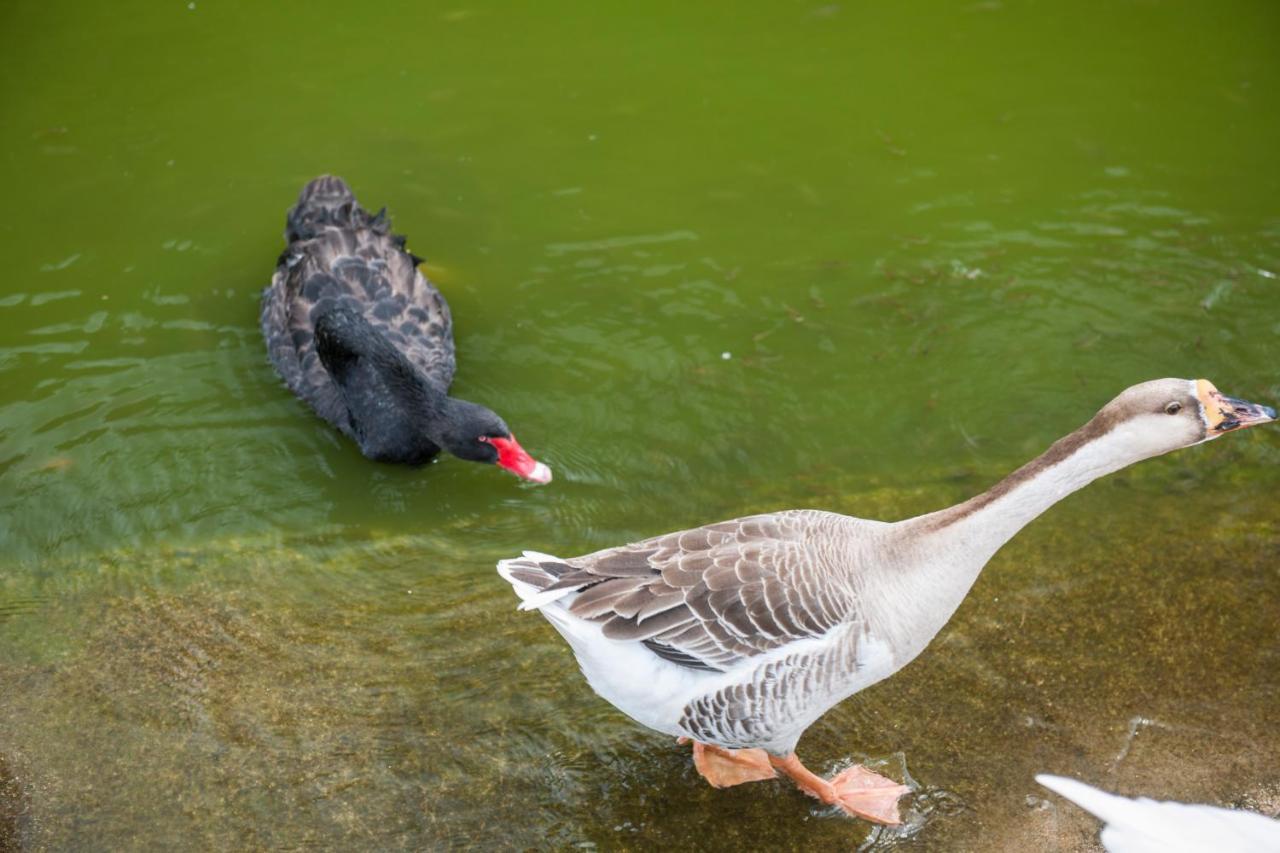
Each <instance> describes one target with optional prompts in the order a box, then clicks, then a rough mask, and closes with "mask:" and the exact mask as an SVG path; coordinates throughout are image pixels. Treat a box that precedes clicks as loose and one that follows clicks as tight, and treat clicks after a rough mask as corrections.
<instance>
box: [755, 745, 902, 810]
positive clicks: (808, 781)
mask: <svg viewBox="0 0 1280 853" xmlns="http://www.w3.org/2000/svg"><path fill="white" fill-rule="evenodd" d="M773 766H775V767H777V768H778V769H779V770H781V771H782V772H783V773H785V774H787V776H789V777H790V778H791V781H793V782H795V783H796V786H797V787H799V788H800V790H802V791H804V792H805V793H806V794H808V795H809V796H811V797H817V798H818V799H819V800H821V801H822V802H824V803H826V804H827V805H833V806H839V807H840V808H841V809H842V810H843V811H844V812H845V813H846V814H850V815H853V816H854V817H860V818H862V819H863V820H869V821H872V822H873V823H883V824H886V825H888V826H897V825H898V824H900V823H902V818H901V817H900V816H899V815H898V798H899V797H901V796H902V795H903V794H909V793H911V789H910V788H908V787H907V786H906V785H902V784H899V783H897V782H895V781H893V780H892V779H888V778H886V777H884V776H881V775H880V774H879V773H873V772H871V771H870V770H868V769H867V768H865V767H863V766H861V765H855V766H854V767H850V768H849V769H848V770H845V771H843V772H841V773H837V774H836V775H835V776H834V777H832V778H831V780H830V781H828V780H826V779H823V778H822V777H821V776H818V775H817V774H815V773H813V772H811V771H810V770H809V768H807V767H805V766H804V765H803V764H801V763H800V759H799V758H797V757H796V755H795V753H794V752H793V753H792V754H790V755H788V756H787V757H786V758H775V759H773Z"/></svg>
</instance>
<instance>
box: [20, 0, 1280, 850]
mask: <svg viewBox="0 0 1280 853" xmlns="http://www.w3.org/2000/svg"><path fill="white" fill-rule="evenodd" d="M762 5H763V4H762ZM1278 36H1280V9H1277V7H1275V6H1274V5H1273V4H1269V3H1263V2H1258V3H1245V2H1236V3H1227V4H1216V5H1212V6H1210V5H1203V4H1193V3H1189V2H1188V3H1157V2H1142V3H1043V2H1042V3H1032V2H1005V3H1000V2H993V3H985V2H980V3H972V4H961V5H957V6H955V7H953V8H949V9H944V8H941V6H940V5H939V4H928V3H903V4H892V5H875V6H872V5H871V4H860V3H838V4H830V5H822V4H820V3H817V2H809V3H781V4H771V5H768V6H767V7H765V8H760V9H751V8H747V7H744V6H742V5H741V4H732V3H715V4H699V5H697V6H695V7H689V6H688V4H674V3H673V4H662V5H658V6H654V5H652V4H650V5H648V6H647V7H646V8H645V9H644V10H643V11H639V10H637V11H632V12H623V11H617V10H606V8H605V7H602V6H599V4H587V3H582V4H570V3H562V2H551V3H540V4H525V5H520V6H514V5H513V6H511V7H504V6H501V5H468V4H466V3H457V4H446V5H439V4H430V3H407V2H406V3H398V4H397V3H383V4H379V5H378V7H377V8H376V9H370V10H367V11H361V10H360V9H359V8H358V7H357V6H354V5H352V4H349V3H336V2H311V3H305V4H304V3H284V4H259V3H249V2H237V3H232V2H215V0H196V2H195V3H193V4H187V3H184V2H165V3H155V2H149V3H141V2H123V3H116V4H110V5H102V4H90V3H82V4H73V3H63V4H44V3H33V2H25V0H24V2H11V3H8V4H5V6H4V9H3V10H0V107H2V114H3V116H4V118H3V119H2V120H0V151H3V156H2V157H0V177H3V185H4V186H5V187H6V190H7V198H6V203H7V208H8V211H9V212H8V215H7V216H5V217H3V218H2V219H0V248H2V249H3V257H4V259H5V270H6V275H5V280H4V283H3V284H2V285H0V849H6V847H11V846H17V847H19V848H31V849H37V850H46V849H48V850H52V849H60V850H61V849H125V848H135V849H175V848H178V847H183V848H190V847H193V846H195V847H205V848H223V849H246V848H259V847H261V848H265V847H281V848H299V847H321V848H324V847H339V848H346V849H375V848H376V849H422V848H432V849H447V848H460V849H467V848H484V849H491V848H495V847H497V848H541V847H568V846H571V845H579V846H582V847H589V846H592V845H594V846H596V847H599V848H602V849H630V848H637V849H643V848H646V847H657V846H664V847H667V848H673V847H681V848H696V849H705V850H727V849H743V848H745V847H747V846H754V847H776V848H790V849H848V848H850V847H853V846H856V845H857V844H858V843H860V842H861V841H862V840H863V838H864V836H865V835H866V831H867V829H866V826H865V825H863V824H860V823H857V822H853V821H850V820H846V819H843V818H839V817H835V816H832V815H830V814H828V813H826V812H825V811H823V810H819V809H817V808H815V807H814V806H813V805H812V804H811V801H808V800H806V798H804V797H803V796H802V795H801V794H799V793H797V792H796V791H795V790H793V789H791V788H790V787H788V786H786V785H783V784H781V783H779V784H772V783H769V784H765V783H761V784H757V785H752V786H745V787H743V788H741V789H735V790H731V791H713V790H711V789H710V788H708V787H707V786H705V785H704V784H703V783H702V782H701V780H699V779H698V778H697V777H696V776H695V774H694V773H693V771H692V768H691V766H690V762H689V759H688V756H687V753H686V752H685V751H684V750H682V749H679V748H677V747H676V746H675V745H674V744H672V743H670V742H669V740H668V739H666V738H664V737H661V736H657V735H654V734H651V733H648V732H646V731H643V730H641V729H638V728H637V727H636V726H634V725H633V724H631V723H630V722H629V721H627V720H626V719H625V718H623V717H622V716H621V715H619V714H618V713H616V712H614V711H613V710H612V709H611V708H610V707H608V706H607V705H606V704H605V703H604V702H603V701H601V700H599V699H597V698H596V697H595V696H594V695H593V694H592V693H591V692H590V690H589V688H588V687H587V686H586V685H585V683H584V682H583V681H582V680H581V678H580V677H579V676H578V675H577V673H576V670H575V667H574V664H573V662H572V660H571V657H570V655H569V653H568V650H567V649H566V648H565V647H563V645H562V643H561V641H560V640H559V638H558V637H557V636H556V635H555V634H554V633H553V632H552V631H551V629H550V628H549V627H548V626H547V625H545V624H544V623H543V622H542V621H541V620H539V619H537V618H536V617H534V616H532V615H529V614H518V613H516V612H515V611H514V607H513V601H514V600H513V596H512V595H511V593H510V590H509V589H508V588H506V585H505V584H504V583H503V582H502V581H501V580H500V579H499V578H498V577H497V576H496V574H495V573H494V572H493V563H494V561H495V560H496V559H497V558H499V557H502V556H506V555H509V554H511V553H513V552H516V551H518V550H520V549H522V548H535V549H538V550H543V551H550V552H553V553H561V554H566V555H571V554H575V553H580V552H584V551H587V550H591V549H594V548H598V547H603V546H606V545H611V544H617V543H621V542H625V541H628V540H630V539H634V538H639V537H641V536H645V535H650V534H654V533H659V532H663V531H667V530H671V529H676V528H679V527H684V526H689V525H693V524H697V523H701V522H707V521H712V520H717V519H721V518H726V517H731V516H734V515H739V514H744V513H747V512H753V511H760V510H768V509H775V508H785V507H794V506H818V507H824V508H828V509H833V510H837V511H842V512H848V513H851V514H855V515H862V516H867V517H878V518H899V517H904V516H907V515H911V514H914V513H918V512H923V511H927V510H931V509H935V508H938V507H940V506H943V505H945V504H948V503H950V502H953V501H955V500H959V499H961V498H963V497H966V496H968V495H969V494H971V493H973V492H976V491H979V490H981V489H983V488H985V487H986V486H987V485H989V484H990V483H991V482H993V481H994V480H995V479H997V478H998V477H999V476H1000V475H1001V474H1002V473H1004V472H1005V471H1006V470H1008V469H1010V468H1012V467H1014V466H1015V465H1017V464H1019V463H1021V462H1022V461H1025V459H1027V458H1029V457H1030V456H1032V455H1034V454H1035V453H1037V452H1039V451H1040V450H1041V449H1043V447H1045V446H1046V445H1047V444H1048V443H1049V442H1050V441H1052V440H1053V439H1054V438H1056V437H1057V436H1059V435H1060V434H1062V433H1064V432H1066V431H1067V430H1069V429H1071V428H1074V427H1075V426H1077V425H1078V424H1079V423H1081V422H1083V420H1084V419H1086V418H1087V417H1088V416H1089V415H1090V414H1091V413H1092V411H1093V410H1094V409H1095V408H1096V407H1097V406H1099V405H1101V404H1102V403H1103V402H1105V401H1106V400H1107V399H1109V398H1110V397H1111V396H1112V395H1113V394H1114V393H1115V392H1117V391H1119V390H1120V389H1121V388H1123V387H1125V386H1126V385H1128V384H1131V383H1132V382H1135V381H1139V380H1143V379H1149V378H1154V377H1159V376H1166V375H1181V376H1191V377H1195V376H1206V377H1208V378H1210V379H1212V380H1214V381H1215V382H1217V383H1218V385H1219V386H1220V387H1221V388H1223V390H1225V391H1227V392H1229V393H1236V394H1239V395H1240V396H1245V397H1249V398H1252V399H1258V400H1260V401H1263V402H1270V403H1273V404H1274V403H1275V402H1276V400H1277V398H1280V371H1278V370H1277V367H1276V365H1277V364H1278V363H1280V289H1278V285H1280V280H1277V275H1280V214H1278V213H1277V211H1278V210H1280V208H1278V207H1277V201H1276V199H1277V198H1278V197H1280V171H1278V170H1277V168H1276V152H1277V151H1278V150H1280V62H1277V58H1276V52H1275V44H1276V40H1277V37H1278ZM324 171H332V172H335V173H339V174H342V175H343V176H345V177H346V178H347V179H348V180H349V181H350V182H351V183H352V184H353V186H354V187H355V189H356V191H357V193H358V194H359V197H360V198H361V199H362V200H363V201H364V202H365V203H366V204H367V205H370V206H372V207H375V208H376V207H378V206H380V205H382V204H386V205H388V206H389V207H390V210H391V213H392V215H393V217H394V222H395V224H396V226H397V229H398V230H401V231H404V232H406V233H407V234H408V235H409V238H410V246H411V247H412V248H413V249H414V250H415V251H416V252H417V253H418V254H421V255H424V256H426V257H427V258H428V259H429V266H428V267H427V269H428V271H429V272H430V274H431V275H432V277H433V279H435V280H436V281H438V283H439V285H440V287H441V289H442V290H443V291H444V292H445V293H446V295H447V296H448V298H449V300H450V302H451V304H452V306H453V309H454V313H455V316H456V319H457V336H458V347H459V354H460V359H459V364H460V367H459V373H458V381H457V383H456V385H455V389H456V392H457V393H458V394H460V395H462V396H465V397H468V398H471V399H475V400H478V401H481V402H485V403H488V404H490V405H492V406H493V407H494V408H496V409H497V410H499V411H500V412H501V413H502V414H503V416H504V417H505V418H506V419H507V420H508V422H509V423H511V424H512V426H513V428H514V430H515V431H516V434H517V435H519V437H520V439H521V441H522V443H523V444H524V445H525V446H526V447H527V448H529V449H530V450H531V451H532V452H533V453H534V454H535V455H537V456H538V457H539V458H543V459H545V460H546V461H547V462H549V463H550V464H551V465H552V466H553V467H554V468H555V471H556V481H555V482H554V483H553V484H552V485H551V486H550V487H546V488H534V487H528V486H524V485H521V484H519V483H517V482H516V481H515V480H514V479H513V478H511V477H508V476H504V475H502V474H501V473H500V472H497V471H494V470H485V469H482V468H480V467H479V466H474V465H468V464H466V463H461V462H457V461H455V460H451V459H449V460H443V461H441V462H439V464H436V465H432V466H430V467H428V468H427V469H425V470H421V471H412V470H401V469H396V468H390V467H385V466H378V465H374V464H371V463H369V462H367V461H365V460H364V459H362V458H361V457H360V456H359V453H358V452H357V450H356V449H355V447H354V446H352V445H351V444H350V443H348V442H345V441H342V440H340V439H339V437H338V436H337V435H336V434H335V433H334V432H333V431H332V430H331V429H329V428H328V427H327V426H325V425H324V424H323V423H321V422H319V421H318V420H316V419H315V418H314V417H313V416H311V415H310V414H309V412H308V411H307V410H306V409H305V408H304V407H303V406H302V405H301V404H299V403H298V402H297V401H296V400H294V399H293V398H292V397H291V396H290V395H289V394H288V392H287V391H286V390H285V389H284V388H283V387H282V386H281V385H280V383H279V382H278V381H277V380H276V378H275V376H274V375H273V373H272V372H271V369H270V367H269V365H268V363H267V360H266V357H265V353H264V350H263V346H262V342H261V340H260V339H259V335H258V330H257V327H256V318H257V298H258V293H259V291H260V290H261V288H262V287H263V286H264V285H265V284H266V282H267V280H268V278H269V276H270V274H271V270H272V267H273V264H274V260H275V257H276V255H277V253H278V252H279V250H280V248H281V237H280V232H281V230H282V224H283V212H284V210H285V208H286V207H287V206H288V205H289V204H290V203H291V201H292V200H293V198H294V196H295V195H296V193H297V190H298V188H299V187H300V186H301V184H302V183H303V182H304V181H305V180H306V179H308V178H310V177H312V176H314V175H315V174H318V173H320V172H324ZM1278 463H1280V431H1277V430H1270V431H1267V430H1261V429H1260V430H1255V431H1253V433H1252V434H1244V435H1240V436H1232V437H1230V438H1229V439H1227V440H1224V441H1220V442H1216V443H1214V444H1212V445H1209V446H1205V447H1200V448H1195V449H1192V450H1188V451H1184V452H1182V453H1181V454H1178V455H1176V456H1171V457H1168V458H1164V459H1161V460H1156V461H1153V462H1148V463H1145V464H1144V465H1142V466H1139V467H1138V468H1135V469H1132V470H1130V471H1127V472H1124V473H1122V474H1120V475H1117V476H1115V477H1112V478H1110V479H1109V480H1106V481H1103V482H1101V483H1099V484H1097V485H1095V486H1093V487H1091V488H1090V489H1088V490H1086V491H1085V492H1083V493H1081V494H1080V495H1078V496H1076V497H1073V498H1071V499H1070V500H1068V501H1067V502H1065V503H1064V504H1063V505H1062V506H1060V507H1058V508H1056V509H1055V510H1053V511H1052V512H1050V513H1049V514H1048V515H1047V516H1046V517H1045V518H1044V519H1042V520H1040V521H1038V522H1036V523H1035V524H1034V525H1033V526H1032V527H1031V528H1030V529H1029V530H1027V531H1026V532H1025V533H1024V534H1023V535H1022V536H1020V537H1019V538H1018V539H1016V540H1015V541H1014V542H1013V543H1012V544H1011V545H1010V546H1009V547H1008V548H1006V549H1005V550H1004V551H1003V552H1001V553H1000V554H999V555H998V556H997V557H996V559H995V560H994V561H993V563H992V565H991V566H990V567H989V569H988V571H987V573H986V574H985V575H984V576H983V578H982V579H981V580H980V581H979V583H978V585H977V586H976V587H975V589H974V592H973V594H972V595H971V596H970V599H969V600H968V601H967V602H966V603H965V605H964V606H963V607H962V608H961V610H960V612H959V614H958V615H957V617H956V619H955V620H954V621H953V622H952V624H951V625H950V626H949V627H948V629H947V630H945V631H944V632H943V633H942V634H941V635H940V636H939V638H938V640H937V641H936V642H935V643H934V645H933V646H932V647H931V649H930V650H929V651H928V652H927V653H926V654H925V655H924V656H922V657H921V659H920V660H918V661H917V662H916V663H914V664H912V665H911V666H910V667H908V668H907V669H906V670H905V671H903V672H902V673H901V674H899V675H898V676H897V677H895V678H894V679H892V680H890V681H889V682H886V683H885V684H882V685H880V686H877V687H875V688H874V689H872V690H870V691H868V692H866V693H865V694H862V695H860V696H858V697H855V698H854V699H853V700H851V701H849V702H847V703H845V704H844V705H842V706H840V707H839V708H838V709H836V710H835V711H834V712H832V713H831V714H829V715H828V716H827V717H825V718H824V719H823V720H821V721H820V722H819V723H818V724H817V725H815V726H814V727H813V728H812V729H811V730H810V733H809V734H808V735H807V737H806V738H805V740H804V741H802V743H801V755H802V756H803V757H805V758H806V759H807V760H809V761H810V762H811V763H812V764H813V765H814V766H815V767H817V768H819V769H821V770H824V771H826V770H830V769H831V768H832V767H835V766H837V765H839V764H840V763H842V762H849V761H852V760H855V759H862V758H866V757H870V758H873V759H881V760H884V761H886V762H887V763H888V764H889V766H890V767H891V768H899V769H898V770H891V771H890V772H891V773H892V772H899V773H900V768H901V763H902V761H904V760H905V764H906V768H907V770H908V771H909V772H910V774H911V776H912V778H913V779H914V780H915V781H916V783H917V784H918V785H919V787H920V794H918V795H917V796H916V797H915V798H914V800H913V802H912V804H911V808H910V812H911V816H912V817H911V823H910V825H909V829H908V834H909V835H910V837H909V838H905V839H904V838H897V839H894V838H890V837H889V836H888V835H885V836H883V837H882V838H880V842H881V843H885V844H888V843H890V842H893V841H895V840H896V841H897V842H899V843H901V844H902V845H903V846H904V847H905V848H907V849H928V850H951V849H983V850H986V849H1026V848H1027V847H1028V846H1030V845H1033V844H1035V845H1040V846H1041V847H1043V846H1045V845H1046V844H1048V846H1049V849H1054V848H1063V849H1072V848H1076V847H1080V848H1086V847H1087V846H1088V845H1089V844H1091V843H1092V839H1093V838H1094V837H1095V824H1094V823H1092V822H1091V821H1089V820H1086V819H1084V818H1082V817H1080V816H1079V813H1078V812H1076V811H1074V810H1072V809H1070V808H1067V807H1065V806H1061V807H1059V806H1058V805H1056V804H1053V803H1052V802H1051V803H1049V804H1046V802H1045V800H1044V799H1043V798H1042V794H1044V793H1045V792H1043V791H1041V790H1039V789H1038V788H1037V787H1036V786H1035V785H1034V783H1033V782H1032V781H1031V775H1032V774H1033V773H1034V772H1037V771H1055V772H1060V773H1066V774H1069V775H1077V776H1081V777H1084V778H1086V779H1088V780H1090V781H1094V782H1096V783H1100V784H1104V785H1106V786H1107V787H1110V788H1113V789H1119V790H1122V791H1125V792H1127V793H1136V792H1144V793H1149V794H1153V795H1156V796H1161V797H1179V798H1183V799H1195V800H1201V801H1212V802H1219V803H1232V804H1240V805H1251V806H1253V807H1255V808H1262V809H1264V810H1265V809H1271V810H1273V811H1274V810H1275V809H1276V808H1277V806H1278V805H1280V804H1278V803H1277V799H1278V798H1280V772H1278V771H1277V769H1276V768H1277V767H1280V735H1277V731H1280V710H1277V709H1278V708H1280V676H1278V675H1277V673H1278V672H1280V617H1278V616H1277V613H1280V501H1278V500H1277V498H1276V495H1277V493H1278V489H1280V466H1278Z"/></svg>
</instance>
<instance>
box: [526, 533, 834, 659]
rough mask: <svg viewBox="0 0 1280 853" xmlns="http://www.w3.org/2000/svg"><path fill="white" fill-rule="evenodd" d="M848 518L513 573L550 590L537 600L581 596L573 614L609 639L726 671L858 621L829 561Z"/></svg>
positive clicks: (616, 552)
mask: <svg viewBox="0 0 1280 853" xmlns="http://www.w3.org/2000/svg"><path fill="white" fill-rule="evenodd" d="M843 520H844V519H843V517H842V516H837V515H834V514H830V513H820V512H814V511H807V510H801V511H792V512H781V513H771V514H768V515H756V516H749V517H746V518H739V519H734V520H732V521H725V522H721V523H718V524H711V525H707V526H705V527H697V528H694V529H692V530H684V531H680V532H677V533H670V534H667V535H665V536H659V537H656V538H653V539H648V540H645V541H643V542H637V543H635V544H632V545H625V546H623V547H620V548H612V549H609V550H606V551H599V552H596V553H594V554H588V555H586V556H584V557H578V558H574V559H570V560H564V561H556V562H550V561H549V558H548V560H545V561H539V562H537V568H538V569H539V570H540V571H526V572H524V573H521V572H520V571H519V566H512V567H511V568H512V570H513V574H514V575H515V577H516V578H517V579H520V580H525V581H526V582H530V583H533V584H534V585H535V586H540V587H541V588H542V590H543V592H541V593H539V594H538V595H537V596H536V598H537V599H541V600H544V601H550V600H555V599H557V598H559V597H560V596H561V595H563V596H565V597H567V596H568V594H569V593H571V592H572V593H576V594H575V595H573V597H572V599H571V600H569V601H568V602H567V608H566V609H567V610H568V612H569V613H570V614H571V615H572V616H576V617H578V618H580V619H584V620H588V621H592V622H596V623H599V624H600V625H601V628H602V631H603V633H604V635H605V636H606V637H608V638H610V639H614V640H631V641H639V642H643V643H644V644H645V645H646V646H647V647H648V648H649V649H651V650H652V651H653V652H654V653H656V654H658V655H659V656H661V657H663V658H665V659H667V660H670V661H672V662H674V663H677V664H680V665H682V666H686V667H690V668H694V669H708V670H721V671H724V670H728V669H731V668H733V667H734V666H736V665H737V664H738V663H740V662H742V661H744V660H746V659H748V658H751V657H755V656H757V655H761V654H765V653H767V652H770V651H772V650H774V649H778V648H781V647H783V646H785V645H787V644H789V643H794V642H797V641H800V640H805V639H812V638H817V637H821V636H823V635H824V634H826V633H827V632H828V631H830V630H831V629H832V628H833V627H835V626H836V625H838V624H840V623H842V622H844V621H846V620H848V619H850V618H852V617H854V616H855V610H856V608H857V601H856V595H855V594H854V591H853V590H852V588H851V587H850V586H849V585H848V584H846V583H843V582H842V581H841V578H840V577H839V576H838V575H837V574H836V573H834V572H832V570H831V569H830V564H829V563H828V562H827V560H826V559H825V558H824V555H825V554H829V553H830V552H831V548H830V546H832V545H833V537H832V535H831V534H832V533H833V532H834V530H833V528H835V527H836V526H837V525H839V523H840V522H841V521H843ZM534 559H537V558H534ZM513 562H514V561H513ZM530 568H532V567H530ZM537 575H541V577H542V578H543V579H544V580H543V581H542V582H541V583H539V582H538V581H536V580H534V579H533V578H534V577H535V576H537ZM558 593H559V595H558ZM538 603H539V602H537V601H533V600H531V601H526V605H529V604H534V605H535V606H536V605H537V604H538Z"/></svg>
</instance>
